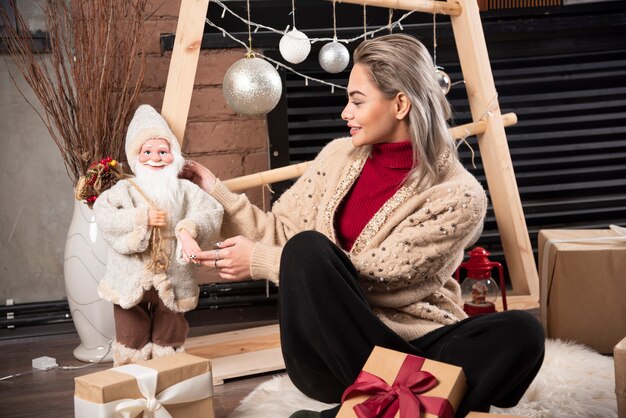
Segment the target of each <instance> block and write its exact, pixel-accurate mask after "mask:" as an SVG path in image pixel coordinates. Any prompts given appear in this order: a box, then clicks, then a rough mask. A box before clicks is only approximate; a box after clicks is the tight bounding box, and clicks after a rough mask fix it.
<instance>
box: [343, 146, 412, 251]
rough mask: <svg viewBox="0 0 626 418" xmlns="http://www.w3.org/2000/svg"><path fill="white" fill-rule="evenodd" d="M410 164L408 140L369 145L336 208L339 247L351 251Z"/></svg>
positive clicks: (409, 167) (410, 154)
mask: <svg viewBox="0 0 626 418" xmlns="http://www.w3.org/2000/svg"><path fill="white" fill-rule="evenodd" d="M411 167H413V150H412V147H411V142H410V141H403V142H393V143H385V144H375V145H373V146H372V153H371V157H370V158H368V159H367V162H366V163H365V166H364V167H363V171H361V175H360V176H359V178H357V180H356V182H355V183H354V185H353V186H352V189H350V191H349V192H348V194H347V195H346V197H345V198H344V199H343V201H342V202H341V204H340V205H339V207H338V208H337V214H336V216H335V230H336V233H337V238H338V240H339V244H340V245H341V248H343V249H344V250H346V251H350V249H351V248H352V246H353V245H354V241H355V240H356V239H357V237H358V236H359V234H360V233H361V231H362V230H363V228H365V225H367V223H368V222H369V220H370V219H371V218H372V216H374V214H376V212H377V211H378V209H380V208H381V206H382V205H383V204H384V203H385V202H386V201H387V200H389V198H390V197H391V196H393V195H394V193H395V192H396V191H398V189H399V188H400V186H402V182H403V181H404V179H405V178H406V176H407V174H408V172H409V171H410V170H411Z"/></svg>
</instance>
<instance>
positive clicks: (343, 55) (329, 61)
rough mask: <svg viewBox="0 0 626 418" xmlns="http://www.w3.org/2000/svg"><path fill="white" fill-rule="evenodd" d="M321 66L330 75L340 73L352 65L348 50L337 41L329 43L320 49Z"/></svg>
mask: <svg viewBox="0 0 626 418" xmlns="http://www.w3.org/2000/svg"><path fill="white" fill-rule="evenodd" d="M319 60H320V65H321V66H322V68H323V69H324V71H327V72H329V73H333V74H335V73H340V72H342V71H343V70H345V69H346V67H347V66H348V64H349V63H350V53H349V52H348V48H346V47H345V46H344V45H343V44H340V43H339V42H337V41H333V42H329V43H327V44H326V45H324V46H323V47H322V49H320V55H319Z"/></svg>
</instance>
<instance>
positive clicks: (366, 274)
mask: <svg viewBox="0 0 626 418" xmlns="http://www.w3.org/2000/svg"><path fill="white" fill-rule="evenodd" d="M366 159H367V150H365V149H356V148H354V146H353V145H352V143H351V141H350V139H348V138H342V139H337V140H335V141H333V142H331V143H330V144H328V145H327V146H326V147H325V148H324V149H323V150H322V151H321V152H320V153H319V155H318V156H317V157H316V158H315V160H314V161H313V162H312V163H311V164H310V166H309V167H308V169H307V170H306V171H305V173H304V174H303V175H302V176H301V177H300V178H299V179H298V180H297V181H296V183H295V184H294V185H293V186H292V187H291V188H290V189H289V190H287V191H286V192H285V193H284V194H283V195H282V196H281V197H280V198H279V199H278V200H277V201H276V203H275V204H274V205H273V207H272V210H271V212H269V213H265V212H263V211H262V210H260V209H259V208H258V207H256V206H254V205H252V204H251V203H250V202H249V200H248V199H247V198H246V196H245V195H243V194H235V193H232V192H230V191H229V190H228V189H227V188H226V186H224V184H223V183H221V182H219V181H218V182H217V185H216V187H215V189H214V191H213V193H212V196H213V197H215V199H216V200H217V201H218V202H220V203H221V204H222V205H223V206H224V222H223V224H222V233H221V234H222V236H234V235H243V236H245V237H247V238H249V239H251V240H253V241H256V242H257V243H256V244H255V245H254V247H253V251H252V259H251V265H250V267H251V274H252V277H253V278H255V279H269V280H272V281H273V282H275V283H277V284H278V270H279V265H280V257H281V251H282V246H283V245H284V244H285V242H286V241H287V240H288V239H289V238H290V237H292V236H293V235H295V234H296V233H298V232H301V231H304V230H315V231H319V232H321V233H322V234H324V235H326V236H327V237H329V238H330V239H331V240H332V241H333V242H335V243H337V242H338V241H337V237H336V235H335V229H334V227H333V223H334V216H335V213H336V212H337V207H338V205H339V204H340V202H341V200H342V199H343V198H344V197H345V196H346V194H347V192H348V191H349V190H350V188H351V187H352V185H353V184H354V182H355V180H356V179H357V177H358V176H359V174H360V173H361V170H362V168H363V165H364V164H365V161H366ZM438 165H439V167H440V168H441V169H442V171H443V172H444V176H443V180H442V181H441V182H440V183H439V184H437V185H435V186H433V187H430V188H428V189H426V190H421V189H420V188H419V187H417V186H415V185H412V184H410V185H406V186H403V187H401V188H400V189H399V190H398V191H397V192H396V193H395V195H394V196H392V197H391V198H390V199H389V200H388V201H387V202H386V203H385V204H384V205H383V206H382V207H381V208H380V210H378V212H377V213H376V214H375V215H374V216H373V217H372V219H371V220H370V221H369V223H368V224H367V225H366V226H365V228H364V229H363V231H362V232H361V234H360V235H359V237H358V238H357V240H356V241H355V243H354V246H353V248H352V249H351V250H350V252H349V253H348V255H349V257H350V260H351V261H352V263H353V264H354V266H355V267H356V269H357V270H358V272H359V273H360V284H361V287H362V288H363V290H364V293H365V294H366V296H367V298H368V301H369V303H370V305H371V308H372V310H373V311H374V312H375V313H376V314H377V316H378V317H379V318H380V319H381V320H382V321H383V322H384V323H385V324H387V326H389V327H390V328H391V329H393V330H394V331H395V332H397V333H398V334H399V335H400V336H402V337H403V338H404V339H405V340H412V339H415V338H418V337H421V336H423V335H424V334H426V333H427V332H429V331H432V330H434V329H436V328H439V327H441V326H442V325H446V324H452V323H454V322H457V321H459V320H461V319H463V318H466V317H467V315H466V314H465V313H464V312H463V310H462V309H461V307H460V303H461V298H460V287H459V285H458V283H457V282H456V281H455V280H454V279H453V278H452V274H453V273H454V270H455V269H456V267H457V266H458V265H459V263H460V262H461V261H462V259H463V252H464V249H465V248H466V247H467V246H469V245H471V244H472V243H473V242H474V241H476V239H477V238H478V236H479V235H480V233H481V231H482V226H483V220H484V217H485V212H486V209H487V198H486V195H485V191H484V190H483V188H482V187H481V185H480V184H479V183H478V181H477V180H476V179H475V178H474V177H473V176H472V175H471V174H470V173H468V172H467V171H466V170H465V169H464V168H463V167H462V165H461V164H460V163H459V162H458V161H456V160H454V159H452V158H450V156H449V154H446V155H443V156H442V157H441V158H440V160H439V161H438Z"/></svg>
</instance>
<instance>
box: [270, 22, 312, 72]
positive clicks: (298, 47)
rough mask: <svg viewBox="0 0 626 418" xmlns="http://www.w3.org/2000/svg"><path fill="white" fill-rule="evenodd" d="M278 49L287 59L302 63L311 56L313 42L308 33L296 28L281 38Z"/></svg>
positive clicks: (291, 61) (294, 62)
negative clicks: (310, 40)
mask: <svg viewBox="0 0 626 418" xmlns="http://www.w3.org/2000/svg"><path fill="white" fill-rule="evenodd" d="M278 49H279V50H280V55H282V56H283V58H284V59H285V61H287V62H290V63H292V64H300V63H301V62H302V61H304V60H305V59H306V57H308V56H309V52H311V42H309V37H308V36H306V34H304V33H302V32H300V31H299V30H297V29H294V30H292V31H289V32H287V33H286V34H284V35H283V37H282V38H280V42H279V43H278Z"/></svg>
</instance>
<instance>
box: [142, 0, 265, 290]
mask: <svg viewBox="0 0 626 418" xmlns="http://www.w3.org/2000/svg"><path fill="white" fill-rule="evenodd" d="M209 7H210V6H209ZM179 9H180V0H165V1H164V0H149V1H148V12H149V14H150V13H151V12H152V11H154V13H153V14H152V15H151V16H150V18H149V20H148V22H147V23H146V35H147V38H148V40H149V46H148V57H147V63H146V72H145V79H144V87H143V90H142V93H141V95H140V97H139V103H148V104H150V105H152V106H154V107H155V108H156V109H157V110H160V109H161V105H162V103H163V95H164V92H165V83H166V81H167V72H168V69H169V64H170V58H171V55H172V54H171V52H169V51H168V52H163V53H162V52H161V48H160V40H159V38H160V35H161V34H162V33H176V25H177V22H178V12H179ZM244 53H245V50H243V49H211V50H202V51H201V52H200V58H199V61H198V68H197V71H196V79H195V83H194V91H193V95H192V98H191V105H190V109H189V118H188V120H187V127H186V129H185V138H184V143H183V152H184V153H185V155H186V156H187V158H190V159H193V160H196V161H198V162H199V163H201V164H204V165H205V166H207V167H209V168H210V169H211V171H213V173H214V174H215V175H216V176H218V177H219V178H220V179H222V180H226V179H230V178H235V177H239V176H242V175H247V174H252V173H256V172H259V171H263V170H267V169H268V160H269V157H268V137H267V122H266V119H265V117H244V116H238V115H236V114H235V113H234V112H233V111H232V110H231V109H230V108H229V107H228V106H227V105H226V100H225V99H224V95H223V94H222V80H223V78H224V74H225V73H226V71H227V70H228V68H229V67H230V66H231V65H232V64H233V63H234V62H235V61H237V60H239V59H240V58H243V56H244ZM246 194H247V195H248V196H249V197H250V200H251V201H252V202H253V203H255V204H257V205H259V206H260V207H263V195H264V193H263V192H262V190H261V189H260V188H259V189H255V190H248V191H246ZM265 195H266V196H265V201H266V202H267V201H268V199H267V197H268V196H267V195H268V194H267V193H265ZM266 204H267V203H266ZM201 272H202V273H201V282H202V283H206V282H208V281H215V280H218V276H217V275H216V274H215V273H214V271H213V270H212V269H207V268H202V269H201Z"/></svg>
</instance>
